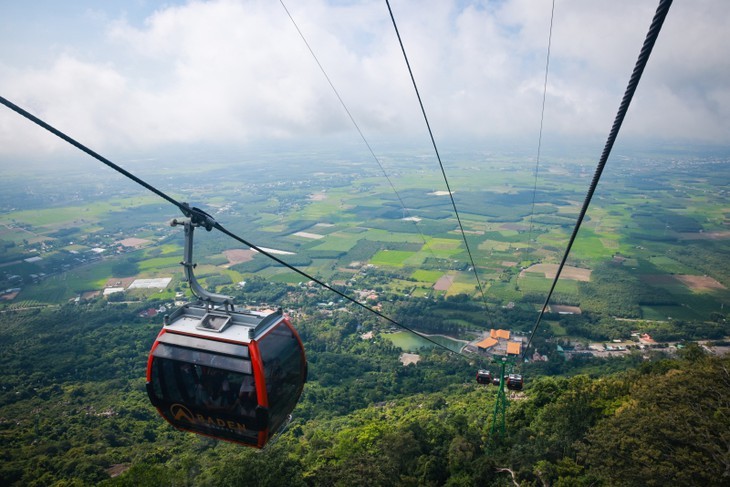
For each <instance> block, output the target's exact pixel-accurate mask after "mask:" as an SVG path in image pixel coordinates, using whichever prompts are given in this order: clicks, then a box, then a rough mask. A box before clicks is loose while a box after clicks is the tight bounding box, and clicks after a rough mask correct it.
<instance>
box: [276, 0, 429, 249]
mask: <svg viewBox="0 0 730 487" xmlns="http://www.w3.org/2000/svg"><path fill="white" fill-rule="evenodd" d="M279 3H281V6H282V7H283V8H284V11H285V12H286V15H287V16H288V17H289V20H291V23H292V24H294V28H295V29H296V30H297V32H298V33H299V37H301V38H302V41H304V45H305V46H307V49H308V50H309V53H310V54H311V55H312V57H313V58H314V61H315V62H316V63H317V66H319V70H320V71H322V74H323V75H324V77H325V79H326V80H327V83H329V85H330V88H332V91H333V92H334V93H335V96H336V97H337V99H338V100H339V101H340V105H342V108H343V109H344V110H345V113H347V116H348V117H349V118H350V121H351V122H352V125H354V126H355V130H357V133H358V134H360V138H361V139H362V141H363V143H365V146H366V147H367V148H368V151H369V152H370V155H371V156H373V159H374V160H375V162H376V163H377V164H378V167H380V170H381V171H382V172H383V176H385V179H386V180H387V181H388V184H389V185H390V188H391V189H392V190H393V193H395V196H396V198H398V201H399V202H400V205H401V207H402V208H403V211H404V212H405V213H407V214H408V215H411V212H410V211H408V208H407V207H406V204H405V203H404V202H403V198H401V196H400V193H398V190H397V189H395V185H394V184H393V181H392V180H391V179H390V176H388V173H387V172H386V170H385V168H384V167H383V164H381V162H380V159H379V158H378V156H376V155H375V152H374V151H373V148H372V147H371V146H370V143H369V142H368V140H367V139H366V138H365V134H363V132H362V130H360V126H359V125H358V124H357V122H356V121H355V117H353V116H352V113H351V112H350V110H349V109H348V108H347V105H346V104H345V101H344V100H343V99H342V97H341V96H340V93H339V92H338V91H337V88H335V85H334V83H332V80H331V79H330V77H329V76H328V75H327V72H326V71H325V69H324V66H322V63H320V62H319V58H318V57H317V55H316V54H315V53H314V50H313V49H312V46H310V45H309V42H307V38H306V37H304V33H303V32H302V31H301V29H300V28H299V25H297V23H296V21H295V20H294V17H292V14H291V13H290V12H289V9H288V8H287V7H286V5H285V4H284V0H279ZM411 221H412V222H413V223H414V225H415V226H416V230H418V233H419V235H421V240H422V241H423V246H424V247H425V248H427V249H428V250H429V252H430V253H431V256H432V257H433V258H434V259H436V254H434V253H433V250H432V249H431V246H430V245H428V242H427V241H426V237H425V235H423V232H422V231H421V227H420V225H419V224H418V222H417V221H416V220H414V219H411Z"/></svg>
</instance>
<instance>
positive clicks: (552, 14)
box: [527, 0, 555, 247]
mask: <svg viewBox="0 0 730 487" xmlns="http://www.w3.org/2000/svg"><path fill="white" fill-rule="evenodd" d="M554 18H555V0H553V6H552V9H551V10H550V30H549V32H548V45H547V54H546V55H545V81H544V82H543V85H542V109H541V110H540V133H539V135H538V137H537V158H536V159H535V184H534V185H533V187H532V209H531V210H530V230H529V232H528V233H527V246H528V247H531V246H532V228H533V224H532V223H533V219H534V217H535V197H536V195H537V177H538V174H539V172H540V152H541V149H542V129H543V123H544V121H545V99H546V98H547V84H548V73H549V72H550V47H551V46H552V42H553V19H554Z"/></svg>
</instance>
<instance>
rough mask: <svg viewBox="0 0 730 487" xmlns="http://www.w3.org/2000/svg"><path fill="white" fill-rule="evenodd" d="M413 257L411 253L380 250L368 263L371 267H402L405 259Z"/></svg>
mask: <svg viewBox="0 0 730 487" xmlns="http://www.w3.org/2000/svg"><path fill="white" fill-rule="evenodd" d="M413 255H414V253H413V252H404V251H401V250H381V251H379V252H378V253H376V254H375V255H374V256H373V258H372V259H370V263H371V264H373V265H387V266H393V267H402V266H403V263H404V262H405V261H406V259H408V258H409V257H412V256H413Z"/></svg>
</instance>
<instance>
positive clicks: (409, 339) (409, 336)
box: [380, 331, 465, 352]
mask: <svg viewBox="0 0 730 487" xmlns="http://www.w3.org/2000/svg"><path fill="white" fill-rule="evenodd" d="M380 336H382V337H383V338H385V339H386V340H389V341H390V342H391V343H392V344H393V345H395V346H396V347H398V348H400V349H401V350H403V351H404V352H417V351H418V350H420V349H422V348H433V347H435V346H436V345H435V344H433V343H431V342H430V341H428V340H425V339H423V338H420V337H418V336H416V335H414V334H413V333H410V332H406V331H398V332H395V333H385V334H382V335H380ZM428 338H429V339H430V340H433V341H434V342H436V343H439V344H440V345H443V346H445V347H447V348H449V349H451V350H453V351H455V352H458V351H460V350H461V348H462V347H463V346H464V345H465V344H464V343H462V342H457V341H456V340H451V339H449V338H446V337H442V336H429V337H428Z"/></svg>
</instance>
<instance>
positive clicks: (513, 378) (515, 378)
mask: <svg viewBox="0 0 730 487" xmlns="http://www.w3.org/2000/svg"><path fill="white" fill-rule="evenodd" d="M506 379H507V384H506V385H507V389H509V390H511V391H521V390H522V386H523V385H524V383H525V381H524V379H523V378H522V375H520V374H509V375H508V376H507V377H506Z"/></svg>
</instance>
